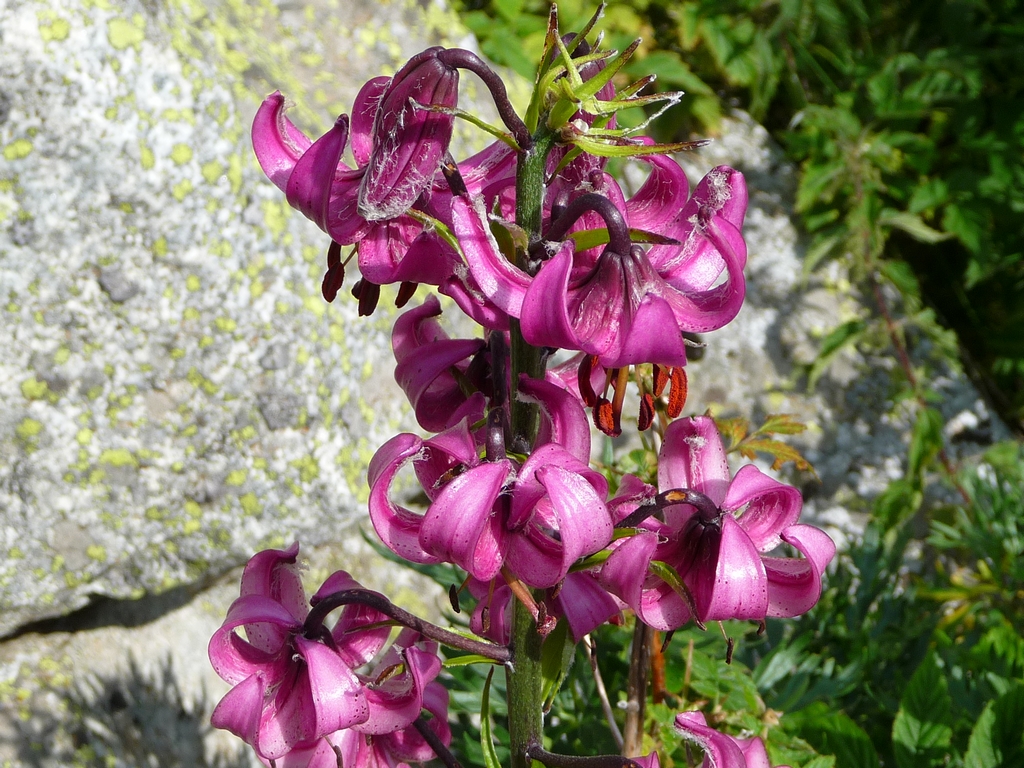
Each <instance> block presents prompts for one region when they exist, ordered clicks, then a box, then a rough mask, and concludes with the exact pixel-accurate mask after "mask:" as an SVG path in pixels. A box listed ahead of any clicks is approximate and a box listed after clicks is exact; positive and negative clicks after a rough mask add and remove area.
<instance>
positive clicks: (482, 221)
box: [452, 197, 530, 317]
mask: <svg viewBox="0 0 1024 768" xmlns="http://www.w3.org/2000/svg"><path fill="white" fill-rule="evenodd" d="M452 229H453V231H454V233H455V236H456V237H457V238H458V239H459V244H460V245H461V246H462V251H463V253H464V254H465V256H466V263H467V265H468V266H469V272H470V274H471V275H472V277H473V280H474V282H475V284H476V288H477V290H479V292H480V293H481V294H482V295H483V296H485V297H486V298H487V299H488V300H489V301H490V302H492V303H493V304H494V305H495V306H497V307H498V309H500V310H501V311H502V312H504V313H506V314H508V315H511V316H512V317H519V315H520V309H521V307H522V303H523V296H524V295H525V294H526V289H527V288H528V287H529V285H530V278H529V276H527V275H526V273H524V272H523V271H522V270H520V269H519V268H517V267H516V266H515V265H514V264H512V263H510V262H509V260H508V259H506V258H505V257H504V256H503V255H502V253H501V250H500V249H499V248H498V243H497V241H496V240H495V239H494V235H493V234H491V228H490V225H489V224H488V221H487V212H486V211H485V210H484V207H483V200H482V199H481V198H475V199H473V201H472V202H470V201H469V200H467V199H466V198H465V197H456V198H455V199H454V200H453V201H452Z"/></svg>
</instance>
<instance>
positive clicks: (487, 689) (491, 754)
mask: <svg viewBox="0 0 1024 768" xmlns="http://www.w3.org/2000/svg"><path fill="white" fill-rule="evenodd" d="M492 677H494V668H493V667H492V668H491V669H490V671H488V673H487V682H486V683H484V692H483V696H481V698H480V747H481V748H482V749H483V751H484V768H501V763H500V762H499V761H498V755H497V753H496V752H495V751H494V739H493V738H492V737H491V678H492Z"/></svg>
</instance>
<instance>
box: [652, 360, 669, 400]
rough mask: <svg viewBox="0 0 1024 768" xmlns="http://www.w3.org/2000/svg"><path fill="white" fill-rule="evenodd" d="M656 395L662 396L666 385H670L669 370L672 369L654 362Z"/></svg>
mask: <svg viewBox="0 0 1024 768" xmlns="http://www.w3.org/2000/svg"><path fill="white" fill-rule="evenodd" d="M653 367H654V396H655V397H661V394H662V392H664V391H665V387H666V386H668V372H669V370H670V369H668V368H665V367H664V366H661V365H658V364H657V363H655V364H654V366H653Z"/></svg>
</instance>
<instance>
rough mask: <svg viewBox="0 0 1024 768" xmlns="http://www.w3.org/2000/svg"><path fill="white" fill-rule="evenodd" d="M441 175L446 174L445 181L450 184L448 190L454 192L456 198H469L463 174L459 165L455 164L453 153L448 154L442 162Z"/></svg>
mask: <svg viewBox="0 0 1024 768" xmlns="http://www.w3.org/2000/svg"><path fill="white" fill-rule="evenodd" d="M441 173H443V174H444V178H445V181H447V182H448V189H450V190H451V191H452V194H453V195H455V196H456V197H469V190H468V189H467V188H466V182H465V180H463V178H462V173H461V172H460V171H459V165H458V163H456V162H455V158H454V157H452V153H451V152H446V153H445V156H444V160H442V161H441Z"/></svg>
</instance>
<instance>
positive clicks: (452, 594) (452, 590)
mask: <svg viewBox="0 0 1024 768" xmlns="http://www.w3.org/2000/svg"><path fill="white" fill-rule="evenodd" d="M448 602H450V603H451V604H452V610H453V611H455V612H456V613H462V606H460V605H459V588H458V587H456V586H455V585H454V584H452V585H451V586H450V587H448Z"/></svg>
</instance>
